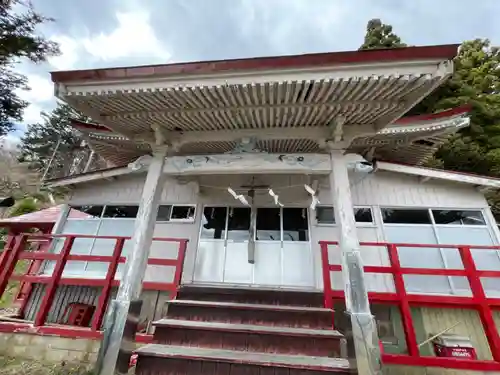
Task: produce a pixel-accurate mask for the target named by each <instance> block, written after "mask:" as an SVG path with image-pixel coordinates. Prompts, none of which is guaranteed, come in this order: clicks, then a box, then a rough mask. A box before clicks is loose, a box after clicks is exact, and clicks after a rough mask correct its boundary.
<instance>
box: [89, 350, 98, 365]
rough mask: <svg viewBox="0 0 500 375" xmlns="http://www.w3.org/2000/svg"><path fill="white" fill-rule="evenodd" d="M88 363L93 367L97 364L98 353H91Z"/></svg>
mask: <svg viewBox="0 0 500 375" xmlns="http://www.w3.org/2000/svg"><path fill="white" fill-rule="evenodd" d="M87 362H88V363H89V364H90V365H91V366H93V365H94V364H95V363H96V362H97V353H91V354H89V355H88V357H87Z"/></svg>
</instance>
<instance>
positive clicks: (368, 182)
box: [350, 171, 488, 208]
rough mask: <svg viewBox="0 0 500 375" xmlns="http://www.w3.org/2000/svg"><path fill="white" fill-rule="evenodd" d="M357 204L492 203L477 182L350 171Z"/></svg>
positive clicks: (447, 205)
mask: <svg viewBox="0 0 500 375" xmlns="http://www.w3.org/2000/svg"><path fill="white" fill-rule="evenodd" d="M350 181H351V189H352V196H353V204H355V205H380V206H406V207H410V206H412V207H443V208H445V207H446V208H453V207H459V208H469V207H470V208H479V207H487V206H488V204H487V203H486V200H485V198H484V196H483V194H482V193H480V192H479V191H477V190H476V189H474V187H473V186H470V185H465V184H457V183H450V182H445V181H439V180H430V181H427V182H425V183H421V182H420V180H419V178H418V177H413V176H407V175H404V174H398V173H390V172H382V171H378V172H376V173H375V174H371V175H368V176H367V175H363V174H359V173H351V175H350Z"/></svg>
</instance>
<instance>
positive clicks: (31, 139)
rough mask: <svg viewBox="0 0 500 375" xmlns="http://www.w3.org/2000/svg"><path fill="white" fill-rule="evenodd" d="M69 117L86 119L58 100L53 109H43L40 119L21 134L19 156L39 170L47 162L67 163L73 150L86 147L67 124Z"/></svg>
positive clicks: (54, 164)
mask: <svg viewBox="0 0 500 375" xmlns="http://www.w3.org/2000/svg"><path fill="white" fill-rule="evenodd" d="M72 118H73V119H79V120H82V121H88V120H89V119H88V117H86V116H84V115H82V114H81V113H79V112H78V111H76V110H74V109H73V108H71V107H70V106H69V105H67V104H60V103H59V104H58V106H57V107H56V108H55V109H54V110H53V111H52V112H50V113H45V112H44V113H42V119H43V121H42V122H41V123H37V124H31V125H29V126H28V131H27V132H26V133H25V134H24V136H23V137H22V138H21V143H20V145H19V151H20V160H21V161H23V162H28V163H29V164H30V166H31V167H32V168H33V169H35V170H37V171H39V172H40V173H42V174H43V173H44V171H45V169H46V168H47V167H48V166H49V163H51V165H50V168H51V170H57V169H58V168H65V167H67V166H68V163H70V162H72V160H70V159H71V157H72V156H73V155H74V154H75V152H76V151H79V150H82V149H85V148H86V146H85V145H84V143H83V142H82V138H81V137H80V135H79V134H78V132H76V131H75V129H73V128H72V127H71V125H70V120H71V119H72ZM56 149H57V150H56ZM55 151H56V152H55ZM54 152H55V154H54ZM53 155H54V158H53V160H52V162H51V159H52V156H53Z"/></svg>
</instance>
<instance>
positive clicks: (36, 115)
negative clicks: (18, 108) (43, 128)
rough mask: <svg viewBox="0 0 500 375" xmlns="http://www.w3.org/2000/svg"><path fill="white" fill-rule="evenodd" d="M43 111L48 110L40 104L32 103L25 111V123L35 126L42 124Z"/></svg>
mask: <svg viewBox="0 0 500 375" xmlns="http://www.w3.org/2000/svg"><path fill="white" fill-rule="evenodd" d="M42 111H47V109H46V108H44V107H42V106H41V105H40V104H38V103H30V105H29V106H28V107H27V108H26V109H25V110H24V115H23V123H24V124H34V123H38V122H41V121H42V117H41V116H40V113H41V112H42Z"/></svg>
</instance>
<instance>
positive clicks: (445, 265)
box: [376, 205, 500, 295]
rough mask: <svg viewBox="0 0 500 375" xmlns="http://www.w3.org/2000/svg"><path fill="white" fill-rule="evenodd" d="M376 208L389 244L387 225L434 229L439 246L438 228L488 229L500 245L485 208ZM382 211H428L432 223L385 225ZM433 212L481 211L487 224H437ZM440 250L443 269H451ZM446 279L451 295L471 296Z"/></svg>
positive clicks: (498, 254) (498, 253)
mask: <svg viewBox="0 0 500 375" xmlns="http://www.w3.org/2000/svg"><path fill="white" fill-rule="evenodd" d="M376 208H377V211H378V215H379V217H380V224H381V229H382V234H383V238H385V239H386V241H387V242H388V241H389V240H388V238H387V235H386V231H385V226H386V225H388V226H392V227H398V226H399V227H413V226H422V227H431V228H432V232H433V234H434V237H435V238H436V242H437V244H436V245H437V246H439V245H443V244H440V238H439V233H438V230H437V229H438V228H443V227H444V228H463V229H464V230H466V229H467V228H486V229H487V230H488V234H489V235H490V238H491V240H492V242H493V243H498V242H499V239H498V238H497V235H496V233H495V231H494V230H493V228H492V225H491V223H490V220H489V218H488V215H487V212H486V211H485V210H486V209H485V208H484V207H483V208H464V207H461V208H459V207H422V206H391V205H387V206H385V205H384V206H377V207H376ZM382 209H394V210H397V209H400V210H427V212H428V214H429V218H430V223H427V224H404V223H385V222H384V216H383V214H382ZM433 210H436V211H437V210H443V211H479V212H480V213H481V215H482V216H483V220H484V222H485V224H481V225H471V224H436V221H435V219H434V215H433V213H432V211H433ZM457 245H458V244H457ZM438 249H439V254H440V257H441V260H442V262H443V269H450V268H449V265H448V262H447V260H446V256H445V254H444V251H443V248H441V247H439V248H438ZM457 251H458V250H457ZM496 254H497V256H498V257H499V259H500V250H497V251H496ZM446 278H447V279H448V283H449V286H450V293H451V295H463V294H464V293H465V294H466V295H468V294H469V292H470V290H466V289H460V288H457V287H456V286H455V285H454V282H453V276H446ZM423 294H441V293H429V292H423ZM445 295H450V294H445Z"/></svg>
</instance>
